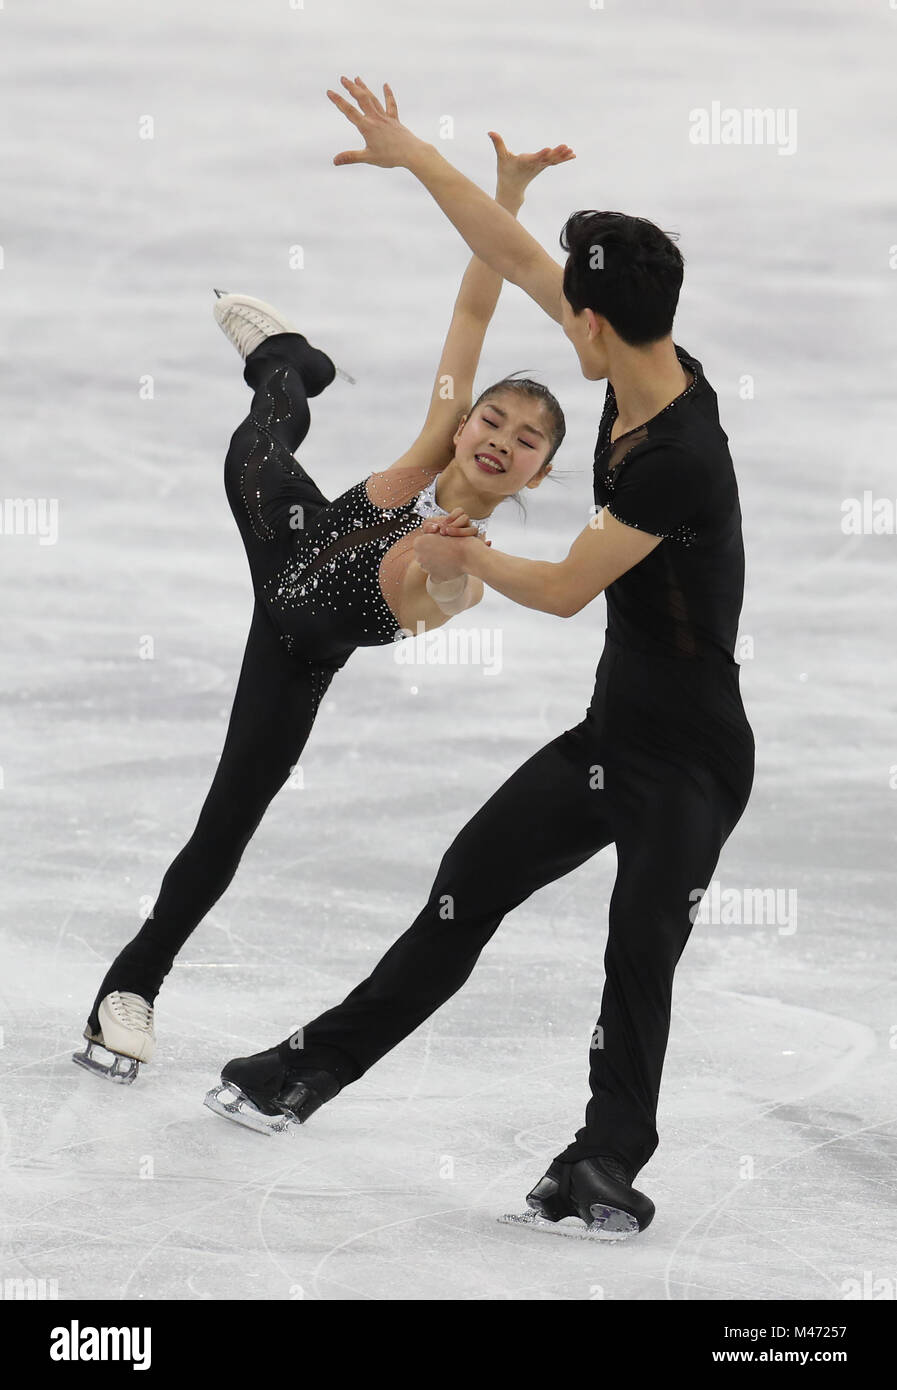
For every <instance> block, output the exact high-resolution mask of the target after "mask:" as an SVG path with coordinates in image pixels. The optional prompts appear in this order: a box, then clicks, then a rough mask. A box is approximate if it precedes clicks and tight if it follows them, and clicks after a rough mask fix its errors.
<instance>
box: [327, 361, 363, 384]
mask: <svg viewBox="0 0 897 1390" xmlns="http://www.w3.org/2000/svg"><path fill="white" fill-rule="evenodd" d="M333 365H334V367H335V369H336V374H337V376H338V377H342V379H343V381H348V383H349V385H350V386H357V385H358V382H357V381H356V380H355V378H354V376H350V375H349V373H348V372H344V371H343V369H342V367H337V366H336V363H335V362H334V364H333Z"/></svg>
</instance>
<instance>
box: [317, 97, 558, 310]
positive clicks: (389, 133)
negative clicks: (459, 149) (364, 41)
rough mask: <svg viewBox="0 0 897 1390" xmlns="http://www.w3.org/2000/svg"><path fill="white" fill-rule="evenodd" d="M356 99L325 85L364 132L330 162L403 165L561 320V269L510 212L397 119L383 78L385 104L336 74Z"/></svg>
mask: <svg viewBox="0 0 897 1390" xmlns="http://www.w3.org/2000/svg"><path fill="white" fill-rule="evenodd" d="M340 81H341V82H342V84H343V86H344V87H345V88H346V90H347V91H348V92H349V93H350V94H351V95H352V96H353V97H354V98H355V101H356V102H357V103H358V107H357V108H356V107H355V106H353V105H352V104H351V103H350V102H348V101H347V100H346V99H345V97H342V96H340V94H339V93H338V92H332V91H328V93H327V95H328V96H329V97H330V100H331V101H332V102H333V104H334V105H335V106H337V107H339V109H340V111H342V113H343V115H344V116H346V117H347V119H348V120H350V121H351V122H352V124H353V125H354V126H355V127H356V128H357V129H358V131H359V133H360V134H361V135H362V137H363V138H364V142H365V148H364V149H363V150H344V151H343V152H342V153H341V154H338V155H336V157H335V158H334V161H333V162H334V164H375V165H377V166H379V167H380V168H383V169H394V168H399V167H401V168H404V169H408V170H409V171H410V172H411V173H412V174H414V176H415V178H417V179H419V180H420V182H421V183H422V184H423V185H424V187H425V188H426V189H428V190H429V192H430V193H431V194H432V196H433V198H434V199H435V200H436V202H437V203H438V204H439V206H440V207H441V208H442V211H443V212H444V213H445V215H446V217H448V218H449V220H450V221H451V222H453V223H454V225H455V226H456V227H457V229H458V231H459V232H460V233H461V236H462V237H463V238H464V240H465V241H466V242H467V245H468V246H469V247H470V249H471V251H472V252H473V254H474V255H475V256H479V258H480V260H482V261H485V262H486V264H487V265H488V266H491V268H492V269H493V270H496V271H497V272H498V274H499V275H501V276H503V278H504V279H505V280H510V281H511V282H512V284H515V285H519V286H520V288H521V289H522V290H524V291H525V292H526V293H527V294H528V295H529V296H530V298H531V299H533V300H535V302H536V303H537V304H538V305H539V307H540V308H541V309H544V310H545V312H546V314H548V315H549V317H550V318H553V319H554V320H555V321H556V322H557V323H560V322H561V292H562V287H563V269H562V267H561V266H560V265H558V263H557V261H555V260H553V259H552V258H551V256H549V254H548V252H547V251H546V250H545V249H544V247H542V246H540V245H539V243H538V241H536V239H535V237H532V236H530V234H529V232H528V231H526V229H525V228H523V227H521V225H520V223H519V222H518V221H517V220H516V218H514V217H512V216H511V214H510V213H509V212H506V211H505V209H504V208H502V207H499V206H498V204H497V203H496V202H495V200H494V199H492V198H490V197H489V195H488V194H487V193H484V192H483V190H482V189H481V188H479V187H478V186H477V185H476V184H475V183H474V182H473V181H472V180H471V179H468V178H465V176H464V175H463V174H462V173H461V172H460V171H459V170H458V169H456V168H455V167H454V165H453V164H449V162H448V160H447V159H444V158H443V157H442V155H441V154H440V153H439V151H438V150H437V149H436V147H435V145H428V144H427V143H426V141H424V140H420V139H419V138H418V137H417V136H416V135H414V134H413V133H412V132H411V131H410V130H408V129H407V127H406V126H403V125H402V124H401V123H400V121H399V114H398V108H397V106H396V100H395V97H394V96H393V94H392V91H391V89H390V87H389V86H388V84H386V83H384V86H383V93H384V98H385V102H386V104H385V106H384V105H383V104H382V103H381V102H380V101H379V100H378V99H377V97H375V96H374V94H373V92H371V91H370V90H369V88H368V87H367V86H366V85H365V84H364V83H363V82H362V81H361V79H360V78H356V79H355V81H354V82H353V81H351V80H350V79H349V78H348V77H342V78H340Z"/></svg>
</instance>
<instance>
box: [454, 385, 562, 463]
mask: <svg viewBox="0 0 897 1390" xmlns="http://www.w3.org/2000/svg"><path fill="white" fill-rule="evenodd" d="M499 391H512V392H513V393H514V394H515V395H517V396H528V397H529V398H530V399H531V400H534V401H539V402H541V404H542V405H543V406H544V407H545V412H546V414H547V415H548V417H549V419H550V421H551V446H550V448H549V450H548V453H547V454H546V456H545V459H544V461H543V463H542V468H545V467H546V465H547V464H549V463H550V462H551V460H552V459H553V458H554V456H555V454H556V453H557V451H558V449H559V448H560V447H561V445H562V444H563V442H564V435H565V434H566V433H567V421H566V420H565V419H564V412H563V411H562V410H561V407H560V402H559V401H558V400H557V397H555V396H553V395H552V394H551V392H550V391H549V389H548V387H547V386H543V385H542V383H541V381H533V380H532V379H531V378H530V377H528V376H518V375H517V373H516V372H513V373H512V374H511V375H510V376H506V377H502V379H501V381H497V382H496V383H495V385H494V386H488V387H487V388H486V390H485V391H481V392H480V394H479V395H478V396H477V398H476V400H475V401H474V403H473V405H472V406H471V407H470V410H469V411H468V412H467V415H468V419H469V418H470V416H471V415H472V414H473V412H474V411H475V410H476V408H477V406H478V405H480V404H481V403H482V402H483V401H484V400H485V399H486V397H487V396H495V395H497V394H498V392H499ZM540 471H541V470H540Z"/></svg>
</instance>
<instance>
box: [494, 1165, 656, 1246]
mask: <svg viewBox="0 0 897 1390" xmlns="http://www.w3.org/2000/svg"><path fill="white" fill-rule="evenodd" d="M526 1204H527V1206H528V1207H529V1208H530V1210H529V1211H528V1212H527V1213H526V1214H525V1215H524V1216H505V1217H501V1218H499V1219H500V1220H501V1221H503V1222H504V1223H505V1224H507V1225H524V1226H529V1227H532V1228H534V1229H541V1230H552V1229H554V1230H555V1231H556V1232H557V1234H558V1235H575V1236H584V1237H591V1238H594V1239H597V1240H623V1239H625V1238H626V1236H630V1235H635V1234H636V1233H637V1232H639V1231H644V1230H645V1229H646V1227H648V1226H650V1224H651V1221H652V1219H653V1217H654V1203H653V1202H652V1201H651V1199H650V1197H646V1196H645V1194H644V1192H639V1191H637V1190H636V1188H634V1187H633V1186H632V1173H631V1172H630V1170H629V1169H628V1168H627V1167H626V1165H625V1164H624V1163H621V1162H620V1160H619V1159H617V1158H614V1157H613V1156H611V1155H608V1154H601V1155H599V1156H597V1157H595V1158H583V1159H580V1160H579V1162H578V1163H561V1162H559V1160H558V1159H555V1160H554V1162H553V1163H552V1164H551V1166H550V1167H549V1169H548V1172H547V1173H546V1174H545V1176H544V1177H542V1178H540V1179H539V1181H538V1182H537V1183H536V1185H535V1187H534V1188H533V1190H532V1192H530V1193H529V1195H528V1196H527V1199H526ZM569 1217H573V1218H575V1224H573V1225H559V1224H558V1223H561V1222H565V1221H567V1219H568V1218H569Z"/></svg>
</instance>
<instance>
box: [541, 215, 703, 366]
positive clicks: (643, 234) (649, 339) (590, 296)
mask: <svg viewBox="0 0 897 1390" xmlns="http://www.w3.org/2000/svg"><path fill="white" fill-rule="evenodd" d="M561 247H562V248H563V250H564V251H566V252H568V255H567V264H566V265H565V267H564V294H565V295H566V297H567V299H568V301H569V304H570V308H571V309H572V310H573V312H574V314H581V313H582V311H583V309H593V310H594V312H595V313H596V314H603V315H604V317H605V318H606V319H607V321H608V323H609V324H610V325H611V327H612V328H613V330H614V332H615V333H617V334H619V336H620V337H621V338H622V339H623V342H624V343H628V344H629V346H630V347H643V346H644V345H645V344H646V343H655V342H657V340H658V338H665V337H666V336H667V334H668V333H670V332H671V331H672V327H673V316H674V314H675V312H676V305H677V303H678V302H679V290H680V289H681V287H682V274H683V266H684V264H685V262H684V260H683V258H682V253H681V252H680V251H679V249H678V247H676V246H674V245H673V241H672V238H671V237H669V236H668V235H667V234H666V232H662V231H661V230H660V228H659V227H656V226H655V225H654V223H653V222H649V221H648V219H647V218H646V217H630V216H629V214H628V213H625V212H594V211H592V212H574V213H573V215H572V217H568V218H567V221H566V222H565V224H564V227H563V230H562V232H561Z"/></svg>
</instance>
